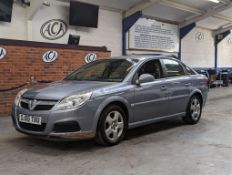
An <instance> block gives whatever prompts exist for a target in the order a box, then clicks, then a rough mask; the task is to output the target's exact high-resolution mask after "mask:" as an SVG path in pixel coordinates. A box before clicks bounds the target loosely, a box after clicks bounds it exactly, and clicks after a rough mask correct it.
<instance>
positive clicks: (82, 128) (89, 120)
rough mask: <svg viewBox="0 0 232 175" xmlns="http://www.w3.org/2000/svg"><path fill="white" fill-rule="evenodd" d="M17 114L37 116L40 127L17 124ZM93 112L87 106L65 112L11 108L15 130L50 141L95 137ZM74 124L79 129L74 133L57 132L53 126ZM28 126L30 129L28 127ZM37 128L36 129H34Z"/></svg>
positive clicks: (71, 131)
mask: <svg viewBox="0 0 232 175" xmlns="http://www.w3.org/2000/svg"><path fill="white" fill-rule="evenodd" d="M19 114H24V115H30V116H38V117H41V118H42V125H41V126H39V127H40V128H38V126H36V125H33V124H27V127H25V125H23V124H22V123H20V122H19V117H18V116H19ZM94 116H95V111H93V110H92V108H91V107H90V106H88V105H86V106H85V107H82V108H79V109H75V110H66V111H52V110H50V111H30V110H26V109H23V108H20V107H16V106H14V107H13V110H12V120H13V125H14V127H15V129H16V130H17V131H19V132H21V133H24V134H27V135H32V136H35V137H39V138H44V139H51V140H82V139H90V138H94V137H95V129H94V128H95V125H94ZM67 122H76V123H78V125H79V128H78V129H77V130H75V131H73V129H72V130H70V131H68V130H69V128H67V131H65V132H61V131H59V132H57V131H56V130H55V125H56V124H57V123H59V124H60V123H61V124H62V123H67ZM28 126H30V127H28ZM36 127H37V129H35V128H36Z"/></svg>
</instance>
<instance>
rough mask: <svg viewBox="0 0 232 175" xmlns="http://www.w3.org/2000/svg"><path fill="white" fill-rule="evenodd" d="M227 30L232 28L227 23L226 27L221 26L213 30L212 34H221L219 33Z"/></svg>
mask: <svg viewBox="0 0 232 175" xmlns="http://www.w3.org/2000/svg"><path fill="white" fill-rule="evenodd" d="M228 30H232V24H231V25H229V26H227V27H224V28H222V27H221V28H219V29H218V30H215V31H214V32H213V35H214V36H216V35H218V34H221V33H224V32H226V31H228Z"/></svg>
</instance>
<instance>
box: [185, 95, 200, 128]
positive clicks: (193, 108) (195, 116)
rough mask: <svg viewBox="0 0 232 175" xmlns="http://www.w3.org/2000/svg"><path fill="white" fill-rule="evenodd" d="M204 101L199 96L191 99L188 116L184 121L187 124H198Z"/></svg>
mask: <svg viewBox="0 0 232 175" xmlns="http://www.w3.org/2000/svg"><path fill="white" fill-rule="evenodd" d="M201 112H202V101H201V99H200V97H199V96H197V95H194V96H192V97H191V99H190V102H189V105H188V109H187V114H186V116H185V117H183V121H184V122H185V123H187V124H192V125H193V124H197V123H198V122H199V120H200V118H201Z"/></svg>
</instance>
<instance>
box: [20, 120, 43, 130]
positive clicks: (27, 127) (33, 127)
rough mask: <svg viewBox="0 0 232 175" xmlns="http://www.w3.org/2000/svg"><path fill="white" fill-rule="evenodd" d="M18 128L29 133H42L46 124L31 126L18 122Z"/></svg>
mask: <svg viewBox="0 0 232 175" xmlns="http://www.w3.org/2000/svg"><path fill="white" fill-rule="evenodd" d="M19 126H20V128H22V129H26V130H29V131H40V132H42V131H44V130H45V127H46V123H42V124H41V125H33V124H29V123H22V122H19Z"/></svg>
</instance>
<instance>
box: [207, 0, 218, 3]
mask: <svg viewBox="0 0 232 175" xmlns="http://www.w3.org/2000/svg"><path fill="white" fill-rule="evenodd" d="M208 1H210V2H214V3H219V2H220V0H208Z"/></svg>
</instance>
